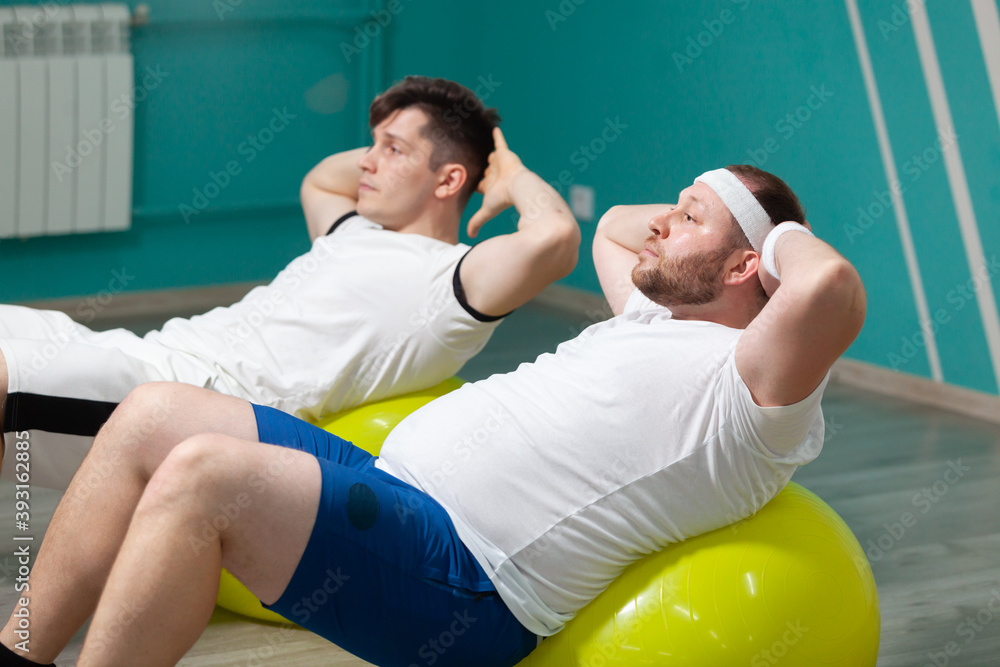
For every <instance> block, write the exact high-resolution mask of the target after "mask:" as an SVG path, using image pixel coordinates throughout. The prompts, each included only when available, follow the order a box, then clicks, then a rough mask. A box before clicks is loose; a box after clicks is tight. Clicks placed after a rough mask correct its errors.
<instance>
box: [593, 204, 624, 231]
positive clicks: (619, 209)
mask: <svg viewBox="0 0 1000 667" xmlns="http://www.w3.org/2000/svg"><path fill="white" fill-rule="evenodd" d="M626 208H628V207H626V206H625V205H624V204H618V205H616V206H612V207H611V208H609V209H608V210H607V211H606V212H605V213H604V215H602V216H601V219H600V220H599V221H598V222H597V233H598V234H601V235H604V233H605V232H606V231H607V229H608V227H611V226H612V225H614V224H615V221H616V220H617V219H618V218H619V217H620V216H621V215H622V213H623V212H624V210H625V209H626Z"/></svg>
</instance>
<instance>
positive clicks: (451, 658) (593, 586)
mask: <svg viewBox="0 0 1000 667" xmlns="http://www.w3.org/2000/svg"><path fill="white" fill-rule="evenodd" d="M515 167H516V165H515ZM494 176H495V180H492V181H491V182H492V188H493V189H492V193H493V195H495V196H494V197H492V198H491V197H489V196H488V197H487V200H489V201H488V202H487V204H486V206H487V207H488V208H493V207H502V206H504V205H505V204H506V203H509V198H508V197H507V196H506V195H505V194H504V192H505V191H506V189H507V188H508V187H509V184H510V183H513V182H514V181H515V180H517V178H519V177H520V172H519V170H518V169H517V168H512V169H509V170H507V169H499V170H497V172H496V173H495V174H494ZM487 180H488V181H490V179H489V178H488V179H487ZM776 223H780V224H777V225H776ZM792 230H794V231H797V232H799V233H786V232H788V231H792ZM802 232H805V233H802ZM594 259H595V265H596V267H597V271H598V274H599V278H600V280H601V284H602V286H603V287H604V290H605V293H606V295H607V297H608V301H609V303H610V305H611V306H612V309H613V310H614V312H615V313H616V314H617V316H616V317H614V318H612V319H610V320H608V321H606V322H600V323H597V324H594V325H593V326H591V327H589V328H587V329H586V330H585V331H584V332H583V333H581V334H580V335H579V336H578V337H576V338H575V339H573V340H570V341H567V342H565V343H563V344H562V345H560V346H559V347H558V349H557V350H556V351H555V353H554V354H543V355H542V356H540V357H539V358H538V359H537V360H536V361H535V362H534V363H530V364H522V365H521V366H520V367H519V368H518V369H517V370H516V371H514V372H512V373H508V374H505V375H494V376H492V377H490V378H488V379H486V380H482V381H480V382H476V383H472V384H467V385H465V386H463V387H462V388H460V389H458V390H456V391H454V392H452V393H451V394H448V395H446V396H444V397H442V398H440V399H438V400H436V401H434V402H432V403H430V404H429V405H427V406H425V407H424V408H421V409H420V410H418V411H416V412H414V413H413V414H412V415H411V416H410V417H408V418H407V419H406V420H404V421H403V422H402V423H401V424H400V425H399V426H398V427H397V428H396V429H395V430H394V431H393V432H392V433H391V434H390V435H389V438H388V439H387V440H386V442H385V445H384V446H383V449H382V452H381V456H380V457H378V458H375V457H371V456H369V455H367V454H365V453H364V452H361V451H360V450H357V449H355V448H353V447H352V446H351V445H350V444H349V443H345V442H343V441H341V440H339V439H338V438H336V437H335V436H333V435H331V434H328V433H326V432H324V431H321V430H319V429H316V428H315V427H312V426H310V425H308V424H305V423H304V422H300V421H298V420H296V419H295V418H294V417H291V416H289V415H286V414H282V413H278V412H277V411H275V410H273V409H271V408H268V407H262V406H256V405H251V404H249V403H246V402H245V401H242V400H240V399H237V398H233V397H227V396H222V395H219V394H215V393H211V392H206V391H204V390H201V389H197V388H194V387H189V386H185V385H174V384H166V383H164V384H159V385H144V386H143V387H140V388H138V389H137V390H135V391H134V392H133V393H132V394H131V395H130V396H129V397H128V398H127V399H126V401H125V402H124V403H123V404H122V405H121V407H119V409H118V410H117V411H116V412H115V413H114V414H113V415H112V417H111V419H110V420H109V422H108V424H107V426H106V427H105V428H104V429H103V430H102V432H101V433H100V434H99V435H98V438H97V442H96V443H95V445H94V448H93V450H92V451H91V453H90V456H89V457H88V459H87V461H85V462H84V466H83V468H81V472H80V475H79V476H78V480H81V481H80V482H79V483H80V484H82V485H83V486H81V487H80V488H79V489H77V488H76V485H77V481H74V486H71V487H70V489H69V491H68V492H67V499H68V501H66V500H64V502H63V504H62V505H61V506H60V508H59V510H58V511H57V513H56V516H55V517H54V519H53V521H52V524H51V527H50V529H49V534H47V535H46V542H45V544H44V545H43V546H42V550H41V552H40V553H39V556H38V560H37V564H36V567H35V571H34V572H33V573H32V575H31V592H30V596H31V599H30V613H31V618H32V626H31V627H32V642H33V644H32V649H33V651H37V652H34V653H32V657H35V656H37V657H38V658H47V657H54V656H55V655H56V653H58V651H59V649H60V647H61V646H63V645H65V643H66V642H67V641H68V640H69V638H70V637H71V636H72V635H73V633H74V632H75V631H76V629H77V628H78V627H79V626H80V625H81V624H82V623H83V622H84V620H85V619H86V617H87V616H88V614H89V613H90V612H91V610H93V609H94V608H95V606H96V613H95V615H94V619H93V621H92V623H91V626H90V630H89V633H88V636H87V640H86V642H85V644H84V647H83V652H82V654H81V656H80V661H79V663H78V664H80V665H91V664H140V663H141V664H147V665H151V664H160V663H161V662H162V663H163V664H172V663H173V662H176V661H177V660H179V659H180V658H181V656H183V654H184V653H185V652H186V651H187V649H188V648H189V647H190V646H191V645H192V644H193V643H194V642H195V641H196V640H197V638H198V636H199V635H200V633H201V631H202V629H203V627H204V624H205V623H206V622H207V620H208V617H209V615H210V614H211V610H212V605H213V604H214V601H215V595H216V588H215V587H216V585H217V582H218V576H219V568H220V566H224V567H226V568H228V569H229V571H230V572H232V573H233V574H234V575H235V576H236V577H237V578H239V579H240V580H242V581H243V582H244V583H245V584H246V585H247V587H248V588H249V589H250V590H251V591H252V592H253V593H254V594H255V595H257V596H258V597H259V598H260V599H261V601H262V602H264V603H266V604H268V605H270V606H271V608H272V609H274V610H276V611H278V612H279V613H281V614H283V615H285V616H286V617H287V618H289V619H290V620H292V621H295V622H297V623H299V624H301V625H303V626H305V627H307V628H309V629H311V630H313V631H315V632H317V633H319V634H321V635H323V636H324V637H326V638H328V639H329V640H331V641H333V642H335V643H337V644H338V645H340V646H342V647H343V648H345V649H347V650H349V651H351V652H353V653H356V654H357V655H359V656H360V657H362V658H364V659H365V660H368V661H369V662H372V663H374V664H376V665H399V666H404V667H405V666H408V665H412V664H430V663H429V662H428V658H429V657H432V658H433V659H434V664H436V665H439V666H441V665H445V666H448V665H477V666H481V667H482V666H486V667H490V666H497V667H507V666H510V665H515V664H516V663H517V662H519V661H520V660H521V659H522V658H523V657H524V656H525V655H526V654H527V653H528V652H530V651H531V649H532V648H533V647H534V646H535V645H536V643H537V640H538V638H539V637H544V636H548V635H552V634H554V633H556V632H558V631H559V630H560V629H561V628H562V627H563V626H564V625H565V624H566V622H567V621H569V620H570V619H571V618H572V617H573V616H574V614H576V613H577V611H579V610H580V609H581V608H582V607H583V606H584V605H586V604H587V603H588V602H589V601H590V600H592V599H593V598H594V597H595V596H596V595H597V594H598V593H600V592H601V591H602V590H604V589H605V588H606V587H607V586H608V585H609V584H610V583H611V582H612V581H613V580H614V579H615V578H616V577H617V576H618V575H619V574H620V573H621V572H622V570H623V569H624V568H625V567H626V566H627V565H629V564H630V563H631V562H633V561H635V560H637V559H638V558H640V557H642V556H643V555H645V554H648V553H651V552H653V551H656V550H658V549H661V548H663V547H665V546H666V545H668V544H670V543H672V542H677V541H681V540H684V539H686V538H688V537H692V536H694V535H698V534H700V533H704V532H707V531H710V530H713V529H716V528H719V527H721V526H725V525H727V524H729V523H732V522H734V521H736V520H738V519H740V518H743V517H745V516H748V515H749V514H751V513H753V512H755V511H757V510H758V509H760V508H761V507H762V506H763V505H764V504H765V503H767V502H768V501H769V500H770V499H771V498H772V497H773V496H774V495H775V494H777V493H778V491H780V490H781V488H782V487H784V485H785V484H786V483H787V482H788V480H789V478H790V477H791V475H792V473H793V472H794V471H795V469H796V468H797V466H799V465H801V464H803V463H806V462H808V461H810V460H812V459H813V458H815V457H816V455H817V454H818V453H819V450H820V449H821V447H822V443H823V423H824V422H823V416H822V412H821V410H820V398H821V396H822V393H823V389H824V387H825V385H826V382H827V378H828V371H829V368H830V366H831V365H832V363H833V362H834V360H835V359H836V358H837V357H838V356H839V355H840V354H841V353H843V351H844V350H845V349H846V348H847V346H848V345H849V344H850V343H851V341H852V340H853V339H854V338H855V336H856V335H857V333H858V331H859V330H860V328H861V325H862V322H863V320H864V313H865V295H864V290H863V287H862V285H861V281H860V279H859V278H858V274H857V272H856V271H855V270H854V269H853V267H852V266H851V265H850V264H849V263H848V262H847V261H846V260H845V259H844V258H843V257H841V256H840V255H839V254H837V253H836V252H835V251H834V250H833V249H832V248H831V247H830V246H828V245H827V244H825V243H823V242H822V241H820V240H818V239H817V238H815V237H814V236H813V235H812V234H811V233H810V232H809V229H808V226H807V225H806V224H805V219H804V217H803V214H802V210H801V207H800V206H799V203H798V200H797V199H796V197H795V195H794V194H793V193H792V191H791V190H790V189H789V188H788V186H787V185H785V184H784V182H782V181H781V180H780V179H778V178H776V177H774V176H772V175H770V174H767V173H766V172H763V171H761V170H759V169H756V168H753V167H745V166H741V167H730V168H728V169H725V170H718V171H713V172H709V173H707V174H705V175H703V176H701V177H699V178H698V179H697V181H696V182H695V183H694V184H693V185H692V186H690V187H688V188H686V189H685V190H683V191H682V192H681V194H680V198H679V200H678V203H677V204H676V205H675V206H664V205H657V206H652V207H616V208H614V209H612V210H611V211H609V213H608V214H607V215H606V216H605V217H604V219H602V221H601V223H600V225H599V227H598V230H597V236H596V238H595V240H594ZM164 405H166V406H169V407H168V408H167V410H168V412H169V413H171V414H172V415H174V416H176V419H163V418H162V417H161V418H160V419H156V420H153V419H151V418H150V415H151V414H152V413H153V412H156V411H160V412H161V413H162V411H163V406H164ZM168 416H169V415H168ZM251 419H253V420H255V423H256V428H255V429H254V428H248V427H247V422H248V421H250V420H251ZM250 423H253V422H250ZM143 429H145V430H143ZM136 432H145V433H148V437H146V438H145V440H144V442H143V446H142V447H124V446H122V442H123V441H124V440H125V439H127V438H128V437H129V434H132V433H136ZM206 434H207V435H206ZM272 445H278V446H272ZM102 471H103V474H105V475H108V478H106V479H105V482H104V488H107V489H114V490H115V493H114V494H107V493H100V494H98V493H86V491H87V489H86V486H85V485H86V481H85V480H87V479H88V475H89V474H90V473H93V474H98V473H99V472H102ZM255 478H256V479H266V480H267V484H265V485H263V487H264V488H262V489H260V490H259V492H257V493H256V494H255V495H254V502H252V503H249V504H248V505H247V506H246V507H243V506H241V507H243V509H241V511H240V512H238V516H236V517H235V518H232V519H231V520H230V521H227V522H223V523H225V524H226V525H225V527H223V528H219V529H218V530H217V531H215V533H216V534H215V536H212V534H211V532H209V533H208V534H206V533H205V531H204V530H203V528H202V527H203V526H205V525H209V524H211V522H212V520H213V518H215V517H217V515H218V514H219V512H220V508H221V507H228V503H231V502H233V499H234V498H235V497H238V494H239V493H241V492H243V491H244V486H245V485H246V480H248V479H255ZM78 491H79V492H78ZM216 525H221V524H216ZM191 535H198V537H199V540H201V542H199V549H192V548H191V547H190V536H191ZM50 541H51V545H50ZM202 542H204V544H202ZM112 564H113V568H112ZM67 572H68V573H70V574H65V573H67ZM331 573H340V574H342V575H345V578H346V577H349V579H347V580H346V582H344V583H343V585H342V586H338V588H337V589H336V594H331V595H329V596H324V599H325V602H324V603H323V604H322V605H319V604H313V605H310V606H309V612H308V613H306V612H305V609H304V607H303V605H302V601H303V600H307V599H311V600H313V601H315V600H316V598H315V597H312V598H310V595H311V593H312V592H315V591H318V590H321V589H325V590H329V588H327V587H328V585H329V584H330V583H331V582H330V576H331ZM100 582H106V584H105V585H103V586H102V585H101V583H100ZM102 592H103V595H102ZM24 595H25V597H28V595H29V594H28V593H25V594H24ZM98 597H100V603H99V604H98ZM27 602H28V601H22V603H21V605H22V606H23V607H27ZM19 608H20V607H19ZM121 609H130V610H134V612H135V613H134V614H131V615H130V619H129V624H128V625H127V627H125V628H124V629H122V625H121V623H120V620H119V617H120V613H121ZM469 619H475V622H471V621H470V620H469ZM385 628H391V629H392V630H391V632H389V633H387V632H386V631H385ZM13 630H14V625H12V624H8V626H7V628H5V629H4V633H3V635H2V637H0V638H2V639H3V641H4V643H7V642H9V641H11V639H12V638H13ZM445 632H447V633H450V634H449V637H450V638H451V639H452V640H453V643H452V644H451V645H449V646H448V649H447V651H443V652H436V651H432V650H431V649H429V647H428V643H427V642H428V638H434V637H440V636H444V635H443V634H442V633H445ZM109 637H117V639H115V640H114V641H110V640H109V639H108V638H109ZM151 656H156V659H155V660H152V658H151Z"/></svg>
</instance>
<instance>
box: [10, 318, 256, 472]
mask: <svg viewBox="0 0 1000 667" xmlns="http://www.w3.org/2000/svg"><path fill="white" fill-rule="evenodd" d="M0 352H2V353H3V356H4V359H5V361H6V363H7V373H8V384H7V405H6V408H5V410H4V412H5V414H4V425H3V430H4V432H12V431H30V451H31V461H32V465H31V481H32V484H37V485H39V486H46V487H49V488H55V489H65V488H66V486H67V485H68V484H69V481H70V479H71V478H72V476H73V473H74V472H75V471H76V469H77V468H78V467H79V465H80V463H81V462H82V460H83V457H84V456H86V454H87V451H89V449H90V445H91V443H92V442H93V436H94V435H96V433H97V431H98V429H100V427H101V425H102V424H104V422H105V421H106V420H107V418H108V416H109V415H110V414H111V412H112V411H113V410H114V409H115V407H116V406H117V405H118V404H119V403H120V402H121V401H122V399H124V398H125V396H126V395H128V393H129V392H130V391H131V390H132V389H134V388H135V387H136V386H138V385H140V384H142V383H144V382H154V381H166V380H169V381H175V382H184V383H186V384H193V385H196V386H199V387H207V388H210V389H217V390H218V391H221V392H223V393H226V394H232V395H237V396H240V395H241V393H242V392H240V391H239V389H238V385H236V383H235V382H232V381H229V380H228V379H227V378H225V377H224V376H223V375H222V374H221V373H220V372H219V370H218V369H217V368H213V367H211V366H209V365H208V364H206V363H204V362H202V361H201V360H199V359H198V358H196V357H194V356H192V355H189V354H186V353H184V352H180V351H177V350H172V349H169V348H166V347H164V346H162V345H158V344H156V343H152V342H149V341H147V340H145V339H143V338H140V337H139V336H136V335H135V334H134V333H132V332H131V331H127V330H125V329H112V330H110V331H100V332H98V331H92V330H91V329H88V328H87V327H85V326H83V325H81V324H78V323H76V322H74V321H73V320H72V319H70V318H69V316H67V315H66V314H64V313H61V312H57V311H50V310H35V309H33V308H25V307H23V306H10V305H0ZM241 397H243V396H241ZM244 398H245V397H244ZM8 440H9V438H8ZM13 449H14V448H13V447H7V452H6V455H5V457H4V463H3V467H2V475H0V478H2V479H13V477H12V475H13V473H14V466H13V465H12V463H11V459H12V458H13V453H12V451H13Z"/></svg>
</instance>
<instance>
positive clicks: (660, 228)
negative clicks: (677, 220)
mask: <svg viewBox="0 0 1000 667" xmlns="http://www.w3.org/2000/svg"><path fill="white" fill-rule="evenodd" d="M648 227H649V231H651V232H653V234H655V235H656V236H658V237H660V238H666V236H667V235H668V234H669V233H670V212H666V213H660V214H659V215H654V216H653V217H652V218H650V219H649V224H648Z"/></svg>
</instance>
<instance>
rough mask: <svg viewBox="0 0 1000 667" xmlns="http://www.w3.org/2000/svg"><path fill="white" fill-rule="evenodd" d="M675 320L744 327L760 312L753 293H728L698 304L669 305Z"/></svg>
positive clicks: (736, 327)
mask: <svg viewBox="0 0 1000 667" xmlns="http://www.w3.org/2000/svg"><path fill="white" fill-rule="evenodd" d="M669 308H670V313H671V316H672V318H673V319H675V320H700V321H702V322H714V323H716V324H721V325H722V326H725V327H729V328H731V329H746V328H747V327H748V326H749V325H750V322H752V321H753V319H754V318H755V317H757V315H758V314H759V313H760V308H759V307H758V306H757V300H756V299H755V298H753V295H752V294H751V295H738V294H730V295H727V296H723V297H719V298H718V299H716V300H715V301H713V302H711V303H706V304H703V305H700V306H689V305H675V306H669Z"/></svg>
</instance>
